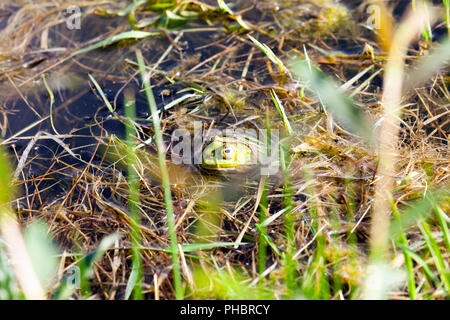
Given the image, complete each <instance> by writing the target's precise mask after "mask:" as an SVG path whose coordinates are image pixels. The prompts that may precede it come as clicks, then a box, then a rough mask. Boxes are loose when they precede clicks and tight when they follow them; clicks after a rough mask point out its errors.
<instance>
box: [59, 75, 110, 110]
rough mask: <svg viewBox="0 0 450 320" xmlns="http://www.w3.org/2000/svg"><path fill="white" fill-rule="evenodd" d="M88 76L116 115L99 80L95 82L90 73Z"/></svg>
mask: <svg viewBox="0 0 450 320" xmlns="http://www.w3.org/2000/svg"><path fill="white" fill-rule="evenodd" d="M88 76H89V79H91V81H92V83H93V84H94V86H95V88H96V89H97V91H98V93H99V94H100V96H101V97H102V99H103V102H104V103H105V105H106V107H107V108H108V110H109V112H111V113H112V114H114V113H115V110H114V108H113V106H112V105H111V103H110V102H109V100H108V99H107V98H106V95H105V93H104V92H103V90H102V87H100V85H99V84H98V82H97V80H95V78H94V77H93V76H92V75H91V74H90V73H88ZM50 119H51V118H50Z"/></svg>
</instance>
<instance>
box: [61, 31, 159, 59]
mask: <svg viewBox="0 0 450 320" xmlns="http://www.w3.org/2000/svg"><path fill="white" fill-rule="evenodd" d="M156 35H159V32H145V31H138V30H134V31H126V32H122V33H119V34H116V35H114V36H111V37H108V38H106V39H104V40H102V41H99V42H97V43H94V44H93V45H90V46H87V47H86V48H83V49H80V50H77V51H75V52H73V53H72V54H71V55H70V56H72V57H73V56H76V55H78V54H81V53H86V52H89V51H92V50H95V49H99V48H103V47H107V46H110V45H112V44H114V43H116V42H119V41H122V40H127V39H145V38H148V37H152V36H156Z"/></svg>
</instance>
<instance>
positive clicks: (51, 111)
mask: <svg viewBox="0 0 450 320" xmlns="http://www.w3.org/2000/svg"><path fill="white" fill-rule="evenodd" d="M42 82H44V86H45V89H47V92H48V95H49V96H50V111H49V117H50V124H51V126H52V129H53V131H54V132H55V133H56V134H57V135H59V133H58V130H56V128H55V124H54V123H53V104H54V103H55V95H54V94H53V91H52V89H51V88H50V86H49V85H48V83H47V80H46V79H45V75H44V74H43V75H42Z"/></svg>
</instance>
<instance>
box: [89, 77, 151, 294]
mask: <svg viewBox="0 0 450 320" xmlns="http://www.w3.org/2000/svg"><path fill="white" fill-rule="evenodd" d="M92 79H93V78H92ZM105 100H106V99H105ZM124 109H125V116H126V120H127V122H126V127H125V128H126V145H127V148H126V150H127V157H126V158H127V173H128V189H129V196H128V202H129V204H128V206H129V211H130V216H131V219H132V220H133V222H134V223H132V224H131V243H132V276H130V280H129V281H128V283H127V288H126V291H127V293H129V294H131V291H133V293H134V294H133V298H134V300H142V298H143V295H142V280H143V278H142V261H141V255H140V249H139V247H140V243H141V238H140V231H139V225H140V222H141V217H140V214H139V177H138V174H137V172H136V169H135V166H136V159H137V158H136V157H137V155H136V152H135V149H134V146H135V144H136V142H135V140H134V138H133V135H135V131H136V130H135V127H134V121H135V119H136V101H135V96H134V91H133V90H132V89H130V88H128V89H126V90H125V92H124ZM131 279H134V280H133V281H131ZM128 297H129V296H128Z"/></svg>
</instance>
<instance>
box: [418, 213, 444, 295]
mask: <svg viewBox="0 0 450 320" xmlns="http://www.w3.org/2000/svg"><path fill="white" fill-rule="evenodd" d="M418 225H419V229H420V231H421V232H422V235H423V237H424V239H425V242H426V243H427V247H428V250H429V251H430V253H431V256H432V257H433V259H434V263H435V265H436V268H437V270H438V272H439V275H440V278H441V280H442V283H443V284H444V286H445V290H446V292H447V295H450V278H449V275H448V271H447V270H446V266H445V262H444V259H443V257H442V253H441V249H440V248H439V245H438V244H437V242H436V240H435V239H434V237H433V235H432V234H431V229H430V226H429V225H428V223H427V222H425V221H424V220H421V221H420V222H419V223H418Z"/></svg>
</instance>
